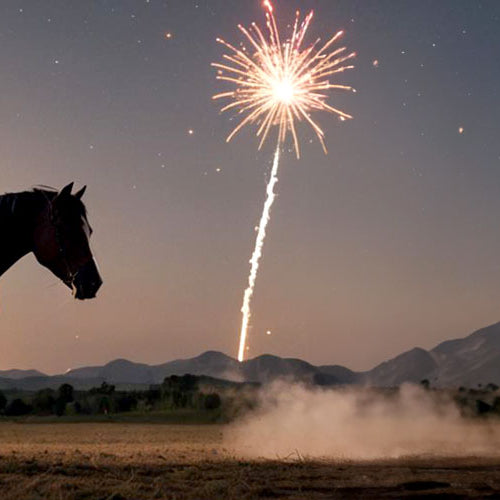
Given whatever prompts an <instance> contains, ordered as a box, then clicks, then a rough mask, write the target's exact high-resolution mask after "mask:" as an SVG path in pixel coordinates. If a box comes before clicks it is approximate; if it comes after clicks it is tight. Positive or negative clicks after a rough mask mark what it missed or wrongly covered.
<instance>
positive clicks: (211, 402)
mask: <svg viewBox="0 0 500 500" xmlns="http://www.w3.org/2000/svg"><path fill="white" fill-rule="evenodd" d="M221 404H222V401H221V398H220V396H219V395H218V394H217V393H216V392H213V393H211V394H207V395H206V396H205V410H216V409H217V408H220V406H221Z"/></svg>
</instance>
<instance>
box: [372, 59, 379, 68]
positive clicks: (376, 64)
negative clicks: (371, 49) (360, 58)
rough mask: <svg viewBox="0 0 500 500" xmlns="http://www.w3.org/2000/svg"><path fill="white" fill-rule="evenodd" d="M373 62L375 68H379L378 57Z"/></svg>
mask: <svg viewBox="0 0 500 500" xmlns="http://www.w3.org/2000/svg"><path fill="white" fill-rule="evenodd" d="M372 64H373V66H374V67H375V68H378V59H375V60H374V61H373V63H372Z"/></svg>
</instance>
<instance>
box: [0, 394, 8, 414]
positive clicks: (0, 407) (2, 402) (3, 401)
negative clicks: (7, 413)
mask: <svg viewBox="0 0 500 500" xmlns="http://www.w3.org/2000/svg"><path fill="white" fill-rule="evenodd" d="M6 406H7V398H6V397H5V394H4V393H3V392H2V391H0V412H2V411H4V410H5V407H6Z"/></svg>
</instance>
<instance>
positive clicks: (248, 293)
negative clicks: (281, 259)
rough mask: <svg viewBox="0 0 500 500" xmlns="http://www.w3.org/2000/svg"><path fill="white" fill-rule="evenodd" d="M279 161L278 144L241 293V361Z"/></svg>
mask: <svg viewBox="0 0 500 500" xmlns="http://www.w3.org/2000/svg"><path fill="white" fill-rule="evenodd" d="M279 162H280V145H279V144H278V146H277V147H276V152H275V153H274V161H273V168H272V170H271V179H270V180H269V183H268V184H267V188H266V193H267V198H266V202H265V203H264V210H263V211H262V216H261V218H260V223H259V229H258V231H257V239H256V241H255V249H254V251H253V254H252V258H251V259H250V265H251V267H250V275H249V276H248V287H247V289H246V290H245V294H244V295H243V306H242V307H241V312H242V313H243V319H242V322H241V332H240V347H239V349H238V361H240V362H241V361H243V359H244V357H245V347H246V342H247V334H248V325H249V322H250V316H251V313H250V302H251V300H252V295H253V291H254V288H255V280H256V279H257V272H258V270H259V261H260V258H261V256H262V248H263V247H264V241H265V239H266V228H267V224H268V222H269V219H270V217H271V207H272V206H273V203H274V199H275V198H276V193H275V192H274V186H275V185H276V183H277V182H278V177H277V175H278V167H279Z"/></svg>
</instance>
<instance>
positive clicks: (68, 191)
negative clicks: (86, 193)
mask: <svg viewBox="0 0 500 500" xmlns="http://www.w3.org/2000/svg"><path fill="white" fill-rule="evenodd" d="M73 184H74V182H70V183H69V184H68V185H67V186H65V187H63V188H62V189H61V191H59V194H58V195H57V196H58V197H59V196H70V195H71V191H72V189H73Z"/></svg>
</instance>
